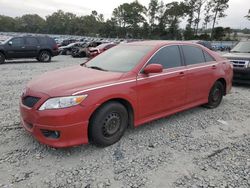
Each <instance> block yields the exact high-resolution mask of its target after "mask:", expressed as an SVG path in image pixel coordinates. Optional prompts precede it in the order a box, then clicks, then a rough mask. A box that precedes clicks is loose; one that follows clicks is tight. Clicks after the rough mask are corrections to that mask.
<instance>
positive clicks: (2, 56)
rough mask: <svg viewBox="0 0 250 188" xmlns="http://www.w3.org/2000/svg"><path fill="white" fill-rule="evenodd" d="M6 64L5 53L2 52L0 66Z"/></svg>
mask: <svg viewBox="0 0 250 188" xmlns="http://www.w3.org/2000/svg"><path fill="white" fill-rule="evenodd" d="M4 62H5V56H4V54H3V53H1V52H0V64H2V63H4Z"/></svg>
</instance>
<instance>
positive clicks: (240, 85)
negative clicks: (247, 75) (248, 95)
mask: <svg viewBox="0 0 250 188" xmlns="http://www.w3.org/2000/svg"><path fill="white" fill-rule="evenodd" d="M233 87H237V88H240V87H241V88H243V87H244V88H249V89H250V83H249V84H246V83H233Z"/></svg>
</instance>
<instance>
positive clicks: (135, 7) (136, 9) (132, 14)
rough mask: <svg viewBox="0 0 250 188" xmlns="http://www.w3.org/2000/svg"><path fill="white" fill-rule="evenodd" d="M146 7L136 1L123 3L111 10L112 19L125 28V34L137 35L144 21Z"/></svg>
mask: <svg viewBox="0 0 250 188" xmlns="http://www.w3.org/2000/svg"><path fill="white" fill-rule="evenodd" d="M145 15H146V7H144V6H142V5H141V4H140V3H139V2H138V1H134V2H132V3H124V4H122V5H120V6H119V7H117V8H115V9H114V11H113V19H114V20H116V22H117V24H118V25H119V26H120V27H123V28H124V29H126V32H127V34H126V35H131V34H132V35H133V37H137V36H138V31H139V30H140V26H142V25H143V23H144V22H145V21H146V19H145V18H144V16H145Z"/></svg>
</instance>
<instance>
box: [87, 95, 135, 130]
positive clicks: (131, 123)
mask: <svg viewBox="0 0 250 188" xmlns="http://www.w3.org/2000/svg"><path fill="white" fill-rule="evenodd" d="M109 102H118V103H120V104H122V105H123V106H124V107H125V108H126V110H127V112H128V116H129V117H128V118H129V124H128V126H129V127H133V126H134V108H133V105H132V104H131V102H129V101H128V100H127V99H124V98H111V99H108V100H106V101H104V102H102V103H101V104H100V105H98V107H97V108H96V109H94V110H93V112H92V114H91V116H90V118H89V122H90V121H91V119H92V118H93V116H94V114H95V113H96V112H97V110H98V109H100V108H102V106H103V105H105V104H107V103H109Z"/></svg>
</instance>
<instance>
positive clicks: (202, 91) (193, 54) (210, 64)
mask: <svg viewBox="0 0 250 188" xmlns="http://www.w3.org/2000/svg"><path fill="white" fill-rule="evenodd" d="M181 48H182V52H183V57H184V61H185V64H186V67H187V73H186V78H187V103H188V104H195V103H197V104H198V103H199V104H200V103H201V102H206V100H207V98H208V94H209V91H210V89H211V86H212V85H213V82H214V71H215V69H216V65H215V63H216V62H215V60H214V59H213V57H212V56H210V55H209V54H208V53H207V52H205V51H204V50H203V49H202V48H200V47H198V46H191V45H190V46H189V45H182V46H181Z"/></svg>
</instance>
